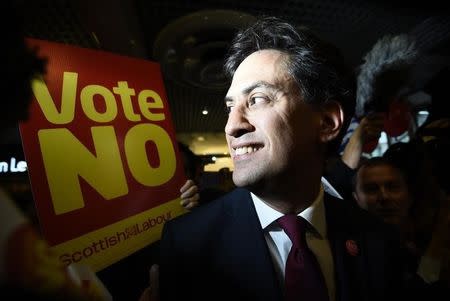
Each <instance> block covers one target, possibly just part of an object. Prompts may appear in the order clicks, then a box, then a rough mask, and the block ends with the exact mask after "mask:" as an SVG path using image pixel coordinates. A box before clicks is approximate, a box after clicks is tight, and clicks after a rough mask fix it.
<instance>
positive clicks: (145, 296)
mask: <svg viewBox="0 0 450 301" xmlns="http://www.w3.org/2000/svg"><path fill="white" fill-rule="evenodd" d="M150 291H151V287H147V288H146V289H145V290H144V291H143V292H142V294H141V296H140V297H139V301H151V299H150Z"/></svg>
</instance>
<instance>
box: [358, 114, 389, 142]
mask: <svg viewBox="0 0 450 301" xmlns="http://www.w3.org/2000/svg"><path fill="white" fill-rule="evenodd" d="M384 120H385V113H373V114H370V115H367V116H365V117H364V118H363V119H362V120H361V122H360V124H359V126H358V129H357V130H355V134H356V135H359V137H358V136H355V137H356V138H358V139H359V140H360V141H361V142H362V143H363V144H364V143H367V142H370V141H378V139H380V135H381V132H382V131H383V129H384Z"/></svg>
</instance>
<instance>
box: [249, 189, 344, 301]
mask: <svg viewBox="0 0 450 301" xmlns="http://www.w3.org/2000/svg"><path fill="white" fill-rule="evenodd" d="M323 194H324V193H323V188H322V186H321V187H320V192H319V195H318V196H317V198H316V199H315V200H314V202H313V203H312V205H311V206H310V207H308V208H306V209H305V210H303V211H302V212H300V213H299V214H298V216H301V217H302V218H304V219H305V220H306V221H308V222H309V223H310V224H311V226H312V227H313V228H314V230H315V231H314V232H310V231H308V232H307V233H306V243H307V244H308V247H309V248H310V249H311V251H312V252H313V253H314V255H315V256H316V258H317V261H318V262H319V265H320V268H321V269H322V274H323V276H324V278H325V283H326V285H327V289H328V296H329V297H330V301H334V300H335V294H336V292H335V290H336V288H335V281H334V263H333V256H332V253H331V248H330V244H329V241H328V237H327V224H326V219H325V207H324V203H323ZM251 196H252V199H253V203H254V204H255V208H256V213H257V214H258V218H259V221H260V223H261V227H262V229H263V230H264V236H265V238H266V242H267V245H268V247H269V251H270V254H271V256H272V259H273V262H274V265H275V270H276V272H277V276H278V279H279V281H280V283H281V287H284V273H285V267H286V261H287V257H288V254H289V251H290V250H291V247H292V242H291V240H290V239H289V237H288V236H287V234H286V233H285V232H284V231H283V229H281V228H280V226H279V225H278V223H277V222H276V220H277V219H278V218H280V217H281V216H283V215H284V214H283V213H281V212H278V211H277V210H275V209H273V208H272V207H270V206H268V205H267V204H266V203H264V202H263V201H262V200H261V199H259V198H258V197H257V196H256V195H254V194H253V193H252V194H251Z"/></svg>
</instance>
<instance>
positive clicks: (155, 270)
mask: <svg viewBox="0 0 450 301" xmlns="http://www.w3.org/2000/svg"><path fill="white" fill-rule="evenodd" d="M149 277H150V288H151V289H150V292H149V295H150V301H159V266H158V265H157V264H154V265H152V267H151V268H150V272H149Z"/></svg>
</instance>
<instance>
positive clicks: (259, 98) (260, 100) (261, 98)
mask: <svg viewBox="0 0 450 301" xmlns="http://www.w3.org/2000/svg"><path fill="white" fill-rule="evenodd" d="M264 102H267V97H265V96H252V97H250V101H249V105H251V106H252V105H257V104H259V103H264Z"/></svg>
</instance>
